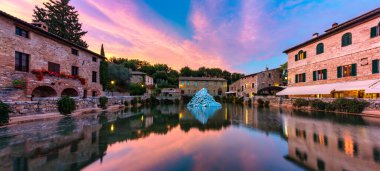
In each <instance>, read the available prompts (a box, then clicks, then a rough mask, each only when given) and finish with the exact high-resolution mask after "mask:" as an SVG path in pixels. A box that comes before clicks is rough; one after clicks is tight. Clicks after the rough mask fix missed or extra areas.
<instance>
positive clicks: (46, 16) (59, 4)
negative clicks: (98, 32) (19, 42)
mask: <svg viewBox="0 0 380 171" xmlns="http://www.w3.org/2000/svg"><path fill="white" fill-rule="evenodd" d="M69 2H70V0H49V2H45V3H43V5H44V7H43V8H40V7H38V6H36V7H35V9H34V10H33V12H34V14H33V22H44V23H45V24H46V25H47V26H48V31H49V32H50V33H53V34H55V35H58V36H60V37H62V38H64V39H66V40H68V41H70V42H72V43H74V44H77V45H79V46H82V47H85V48H87V47H88V44H87V43H86V41H84V40H83V39H82V37H83V36H84V35H86V33H87V31H83V30H82V24H81V23H79V19H78V16H79V14H78V11H76V10H75V7H74V6H71V5H69Z"/></svg>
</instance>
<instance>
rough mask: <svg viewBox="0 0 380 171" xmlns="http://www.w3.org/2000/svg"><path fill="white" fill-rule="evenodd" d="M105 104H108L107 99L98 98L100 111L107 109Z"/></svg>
mask: <svg viewBox="0 0 380 171" xmlns="http://www.w3.org/2000/svg"><path fill="white" fill-rule="evenodd" d="M107 103H108V98H107V97H105V96H103V97H99V106H100V107H101V108H102V109H107Z"/></svg>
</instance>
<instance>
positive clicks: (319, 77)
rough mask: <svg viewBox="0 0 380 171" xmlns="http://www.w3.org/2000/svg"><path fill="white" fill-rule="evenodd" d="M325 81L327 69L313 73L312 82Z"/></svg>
mask: <svg viewBox="0 0 380 171" xmlns="http://www.w3.org/2000/svg"><path fill="white" fill-rule="evenodd" d="M317 80H327V69H322V70H318V71H313V81H317Z"/></svg>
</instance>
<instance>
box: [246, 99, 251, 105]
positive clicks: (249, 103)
mask: <svg viewBox="0 0 380 171" xmlns="http://www.w3.org/2000/svg"><path fill="white" fill-rule="evenodd" d="M247 103H248V105H249V106H251V105H252V99H251V98H249V99H248V101H247Z"/></svg>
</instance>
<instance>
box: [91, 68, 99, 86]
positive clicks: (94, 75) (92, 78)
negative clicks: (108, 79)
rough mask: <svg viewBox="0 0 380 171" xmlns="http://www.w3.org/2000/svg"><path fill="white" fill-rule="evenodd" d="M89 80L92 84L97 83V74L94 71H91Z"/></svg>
mask: <svg viewBox="0 0 380 171" xmlns="http://www.w3.org/2000/svg"><path fill="white" fill-rule="evenodd" d="M91 80H92V82H93V83H96V82H97V81H98V73H97V72H96V71H92V75H91Z"/></svg>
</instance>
